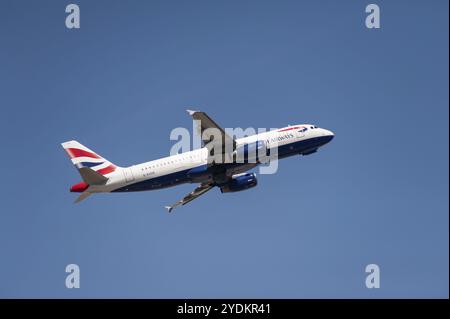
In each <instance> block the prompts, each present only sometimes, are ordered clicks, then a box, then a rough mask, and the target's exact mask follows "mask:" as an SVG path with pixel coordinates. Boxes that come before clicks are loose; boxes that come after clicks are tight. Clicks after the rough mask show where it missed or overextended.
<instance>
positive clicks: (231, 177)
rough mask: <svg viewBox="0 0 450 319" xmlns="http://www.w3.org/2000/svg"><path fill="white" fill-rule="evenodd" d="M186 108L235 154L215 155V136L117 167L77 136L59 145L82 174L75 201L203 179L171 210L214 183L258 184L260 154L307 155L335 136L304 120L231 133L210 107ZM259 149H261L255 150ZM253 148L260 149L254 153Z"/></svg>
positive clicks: (223, 186) (232, 186)
mask: <svg viewBox="0 0 450 319" xmlns="http://www.w3.org/2000/svg"><path fill="white" fill-rule="evenodd" d="M188 113H189V114H190V115H191V116H192V117H193V119H194V120H197V121H200V128H201V132H202V133H203V132H204V131H205V130H208V129H213V130H216V131H218V132H219V133H220V136H221V141H220V145H221V147H222V148H221V150H222V151H221V156H222V155H223V156H224V158H225V157H227V156H228V157H227V158H228V159H231V160H229V161H226V160H224V161H216V160H213V161H211V160H210V159H211V156H214V154H213V153H214V151H215V148H212V147H211V145H214V141H213V140H211V139H209V140H203V145H204V146H203V147H202V148H200V149H196V150H193V151H190V152H185V153H181V154H177V155H173V156H169V157H164V158H161V159H157V160H154V161H150V162H146V163H142V164H137V165H132V166H130V167H119V166H116V165H114V164H113V163H111V162H109V161H108V160H106V159H105V158H103V157H101V156H100V155H98V154H97V153H95V152H93V151H91V150H90V149H89V148H87V147H85V146H83V145H81V144H80V143H78V142H77V141H69V142H65V143H62V144H61V145H62V146H63V147H64V150H65V151H66V152H67V154H68V155H69V156H70V159H71V160H72V163H73V164H74V165H75V167H76V168H77V170H78V172H79V173H80V175H81V178H82V179H83V181H82V182H80V183H78V184H75V185H73V186H72V187H71V188H70V191H71V192H76V193H81V194H80V196H79V197H78V199H77V200H76V201H75V202H76V203H78V202H80V201H82V200H83V199H85V198H87V197H88V196H89V195H91V194H94V193H114V192H136V191H146V190H155V189H160V188H166V187H171V186H176V185H179V184H182V183H199V184H200V185H199V186H198V187H197V188H196V189H194V190H193V191H192V192H191V193H189V194H188V195H187V196H185V197H184V198H183V199H181V200H180V201H178V202H176V203H175V204H173V205H170V206H166V208H167V210H168V211H169V212H171V211H172V210H173V209H174V208H175V207H177V206H179V205H185V204H187V203H189V202H190V201H192V200H194V199H196V198H197V197H199V196H200V195H202V194H204V193H206V192H207V191H209V190H210V189H212V188H214V187H216V186H217V187H218V188H219V189H220V191H221V192H222V193H231V192H239V191H243V190H246V189H249V188H251V187H254V186H256V184H257V179H256V175H255V173H249V172H247V171H248V170H250V169H252V168H254V167H256V166H258V165H260V164H261V158H258V154H265V155H267V154H269V153H275V154H277V159H281V158H286V157H288V156H292V155H298V154H301V155H309V154H312V153H315V152H316V151H317V149H318V148H319V147H321V146H323V145H325V144H327V143H328V142H330V141H331V140H332V139H333V137H334V134H333V132H331V131H329V130H326V129H323V128H319V127H317V126H315V125H312V124H300V125H294V126H287V127H284V128H281V129H277V130H272V131H268V132H264V133H260V134H256V135H252V136H248V137H244V138H240V139H233V138H231V137H230V136H229V135H228V134H226V133H225V131H224V130H223V129H222V128H221V127H220V126H219V125H217V124H216V123H215V122H214V121H213V120H212V119H211V118H210V117H209V116H208V115H207V114H206V113H204V112H199V111H191V110H188ZM201 136H202V137H203V136H204V134H202V135H201ZM227 145H228V146H230V147H226V146H227ZM274 148H276V150H275V149H274ZM256 149H257V151H258V152H255V150H256ZM219 150H220V149H219ZM252 150H253V151H252ZM274 151H276V152H274ZM251 154H256V155H255V156H253V158H251ZM216 155H217V152H216ZM238 155H239V156H238ZM238 158H239V159H243V160H237V159H238Z"/></svg>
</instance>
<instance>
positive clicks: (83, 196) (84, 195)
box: [75, 192, 91, 203]
mask: <svg viewBox="0 0 450 319" xmlns="http://www.w3.org/2000/svg"><path fill="white" fill-rule="evenodd" d="M89 195H91V193H89V192H83V193H81V195H80V196H78V198H77V200H76V201H75V203H79V202H81V201H82V200H85V199H86V198H88V197H89Z"/></svg>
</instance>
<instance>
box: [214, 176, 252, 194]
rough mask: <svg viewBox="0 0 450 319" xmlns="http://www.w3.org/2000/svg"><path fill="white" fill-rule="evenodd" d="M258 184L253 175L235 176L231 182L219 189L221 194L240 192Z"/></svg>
mask: <svg viewBox="0 0 450 319" xmlns="http://www.w3.org/2000/svg"><path fill="white" fill-rule="evenodd" d="M257 184H258V180H257V179H256V175H255V173H243V174H236V175H233V176H232V177H231V181H230V182H229V183H228V184H226V185H224V186H222V187H220V191H221V192H222V193H233V192H240V191H243V190H246V189H249V188H252V187H255V186H256V185H257Z"/></svg>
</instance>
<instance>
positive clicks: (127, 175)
mask: <svg viewBox="0 0 450 319" xmlns="http://www.w3.org/2000/svg"><path fill="white" fill-rule="evenodd" d="M123 176H124V177H125V181H126V182H127V183H129V182H132V181H134V176H133V171H132V168H131V167H130V168H125V169H124V170H123Z"/></svg>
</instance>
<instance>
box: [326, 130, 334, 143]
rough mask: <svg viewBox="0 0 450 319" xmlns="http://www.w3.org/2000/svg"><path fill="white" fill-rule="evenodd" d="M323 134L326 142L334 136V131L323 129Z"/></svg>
mask: <svg viewBox="0 0 450 319" xmlns="http://www.w3.org/2000/svg"><path fill="white" fill-rule="evenodd" d="M323 136H324V137H325V138H326V142H325V143H328V142H330V141H331V140H332V139H333V138H334V133H333V132H331V131H329V130H325V129H324V130H323Z"/></svg>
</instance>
